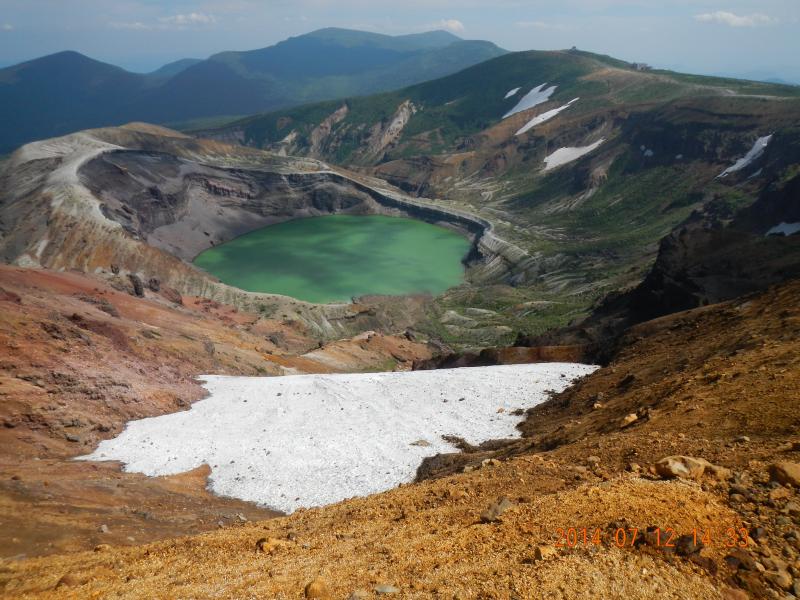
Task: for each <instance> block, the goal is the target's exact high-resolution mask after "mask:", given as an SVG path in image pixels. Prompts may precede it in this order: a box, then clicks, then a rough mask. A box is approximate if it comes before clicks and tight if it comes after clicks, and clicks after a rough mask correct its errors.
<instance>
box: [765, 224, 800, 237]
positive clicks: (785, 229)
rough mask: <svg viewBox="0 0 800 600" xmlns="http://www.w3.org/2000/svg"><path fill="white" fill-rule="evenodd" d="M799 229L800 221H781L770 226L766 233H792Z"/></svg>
mask: <svg viewBox="0 0 800 600" xmlns="http://www.w3.org/2000/svg"><path fill="white" fill-rule="evenodd" d="M798 231H800V223H786V222H783V221H781V222H780V223H778V224H777V225H775V227H772V228H771V229H770V230H769V231H768V232H767V233H766V235H794V234H795V233H797V232H798Z"/></svg>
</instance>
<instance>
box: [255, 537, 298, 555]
mask: <svg viewBox="0 0 800 600" xmlns="http://www.w3.org/2000/svg"><path fill="white" fill-rule="evenodd" d="M289 544H290V542H287V541H284V540H279V539H276V538H273V537H262V538H259V540H258V541H257V542H256V552H264V553H265V554H272V552H273V551H274V550H275V549H276V548H279V547H281V546H287V545H289Z"/></svg>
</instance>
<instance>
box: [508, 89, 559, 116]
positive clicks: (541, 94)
mask: <svg viewBox="0 0 800 600" xmlns="http://www.w3.org/2000/svg"><path fill="white" fill-rule="evenodd" d="M546 85H547V83H543V84H542V85H538V86H536V87H535V88H533V89H532V90H531V91H530V92H528V93H527V94H525V95H524V96H523V97H522V98H520V99H519V102H517V104H516V105H515V106H514V108H512V109H511V110H510V111H508V112H507V113H506V114H504V115H503V118H504V119H506V118H508V117H510V116H511V115H515V114H517V113H518V112H522V111H523V110H528V109H529V108H533V107H534V106H538V105H539V104H542V103H543V102H547V101H548V100H549V99H550V96H552V95H553V92H555V91H556V87H558V86H555V85H551V86H550V87H549V88H547V89H544V86H546Z"/></svg>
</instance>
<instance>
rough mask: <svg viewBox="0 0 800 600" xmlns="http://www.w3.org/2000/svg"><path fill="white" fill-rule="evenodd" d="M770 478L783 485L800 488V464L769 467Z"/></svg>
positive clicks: (787, 463) (785, 463)
mask: <svg viewBox="0 0 800 600" xmlns="http://www.w3.org/2000/svg"><path fill="white" fill-rule="evenodd" d="M769 477H770V479H771V480H772V481H777V482H778V483H781V484H783V485H787V484H788V485H792V486H794V487H800V464H798V463H793V462H779V463H773V464H771V465H770V466H769Z"/></svg>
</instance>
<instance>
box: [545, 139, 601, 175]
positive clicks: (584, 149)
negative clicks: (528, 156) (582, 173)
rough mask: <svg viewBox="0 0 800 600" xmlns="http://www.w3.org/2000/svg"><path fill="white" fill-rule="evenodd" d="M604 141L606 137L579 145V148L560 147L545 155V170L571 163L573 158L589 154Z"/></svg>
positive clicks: (576, 158)
mask: <svg viewBox="0 0 800 600" xmlns="http://www.w3.org/2000/svg"><path fill="white" fill-rule="evenodd" d="M604 141H605V139H603V138H601V139H599V140H597V141H596V142H595V143H594V144H589V145H588V146H579V147H577V148H559V149H558V150H556V151H555V152H553V153H552V154H550V155H548V156H545V157H544V170H545V171H549V170H551V169H555V168H556V167H560V166H561V165H566V164H567V163H571V162H572V161H573V160H578V159H579V158H580V157H581V156H583V155H585V154H589V152H591V151H593V150H595V149H597V148H599V147H600V144H602V143H603V142H604Z"/></svg>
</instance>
